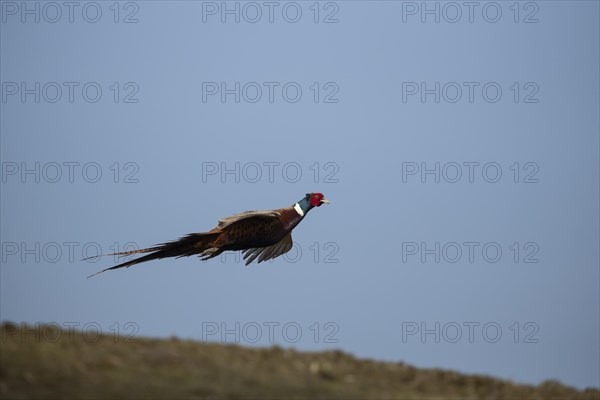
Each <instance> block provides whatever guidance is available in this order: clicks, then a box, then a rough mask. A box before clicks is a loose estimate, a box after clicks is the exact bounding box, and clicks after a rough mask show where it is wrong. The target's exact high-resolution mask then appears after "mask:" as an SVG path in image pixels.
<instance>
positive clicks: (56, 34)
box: [0, 1, 600, 387]
mask: <svg viewBox="0 0 600 400" xmlns="http://www.w3.org/2000/svg"><path fill="white" fill-rule="evenodd" d="M27 4H28V5H27V7H29V8H27V9H24V8H23V6H22V3H21V2H8V1H2V2H1V3H0V5H1V7H2V8H1V11H2V20H1V25H0V34H1V38H0V46H1V61H0V67H1V71H0V78H1V79H0V80H1V82H2V93H1V94H2V99H1V103H0V106H1V112H0V117H1V118H0V130H1V142H0V144H1V150H0V156H1V159H2V194H1V197H0V198H1V201H2V204H1V219H2V224H1V230H0V232H1V235H2V240H1V241H2V260H1V262H2V266H1V269H0V278H1V282H0V289H1V293H0V300H1V304H0V314H1V315H0V316H1V319H2V320H12V321H16V322H28V323H35V322H46V323H55V324H58V325H61V326H76V327H78V328H81V329H83V328H85V329H91V330H94V329H96V330H98V329H100V330H102V331H103V332H105V333H111V334H112V333H114V332H118V333H119V334H120V335H121V336H120V337H124V336H125V337H126V336H127V335H128V334H130V333H133V332H135V333H137V334H139V335H148V336H157V337H167V336H170V335H176V336H179V337H184V338H194V339H198V340H202V339H205V340H211V341H225V342H228V343H232V342H239V343H240V344H243V345H246V346H267V345H270V344H271V343H275V344H279V345H281V346H286V347H288V346H292V347H295V348H298V349H302V350H321V349H330V348H338V349H342V350H344V351H348V352H351V353H353V354H356V355H358V356H361V357H369V358H375V359H382V360H394V361H405V362H407V363H410V364H414V365H417V366H422V367H440V368H449V369H456V370H459V371H464V372H469V373H484V374H492V375H495V376H498V377H503V378H508V379H513V380H515V381H518V382H528V383H539V382H542V381H544V380H546V379H559V380H561V381H562V382H564V383H567V384H570V385H574V386H577V387H585V386H595V387H598V386H600V383H599V382H598V376H599V375H600V369H599V359H600V347H599V344H598V343H599V341H598V338H599V337H600V323H599V315H600V312H599V311H600V310H599V308H600V306H599V304H600V297H599V296H600V294H599V285H600V276H599V267H600V257H599V246H598V243H599V241H600V237H599V213H598V212H599V210H598V204H599V200H600V199H599V179H598V175H599V151H598V149H599V126H600V122H599V113H598V109H599V106H600V104H599V87H600V82H599V81H598V70H599V68H600V65H599V50H598V49H599V48H600V46H599V39H598V38H599V37H600V36H599V35H598V31H599V26H598V23H599V22H598V21H599V19H598V15H599V5H598V2H595V1H576V2H563V1H538V2H520V3H518V4H517V6H515V3H514V2H496V3H494V2H480V3H477V5H474V6H473V8H469V7H468V6H465V5H461V4H462V3H438V2H427V3H426V4H427V5H426V9H424V8H423V4H424V3H422V2H394V1H385V2H384V1H381V2H372V3H371V2H365V1H339V2H320V3H315V2H312V1H308V2H302V1H301V2H275V3H273V4H272V5H264V4H263V3H262V2H258V3H254V2H250V3H243V2H227V3H226V4H227V5H226V8H227V9H223V4H224V3H222V2H194V1H177V2H164V1H139V2H122V3H119V5H118V7H115V6H114V3H113V2H95V3H94V2H81V3H76V4H75V5H74V6H73V8H72V9H70V8H68V7H67V6H64V5H61V4H62V3H52V2H30V3H27ZM315 4H316V5H315ZM236 18H237V19H239V22H237V21H236ZM36 19H38V20H39V21H36ZM436 19H437V20H436ZM315 21H316V22H315ZM312 191H319V192H323V193H324V194H325V195H326V197H327V198H329V199H330V200H331V202H332V204H331V205H330V206H327V207H321V208H319V209H316V210H313V211H311V213H310V214H309V215H308V217H307V218H306V219H305V221H304V222H302V224H301V225H300V226H299V227H298V228H296V230H295V231H294V235H293V236H294V240H295V242H296V246H295V248H294V250H293V251H292V252H290V253H289V254H288V255H287V256H286V257H281V258H278V259H277V260H275V261H274V262H267V263H262V264H260V265H252V266H251V267H249V268H246V267H244V266H243V264H242V263H241V261H240V260H239V259H236V258H235V256H233V255H228V256H227V257H224V258H222V259H216V260H214V261H211V262H201V261H199V260H198V259H197V258H196V257H192V258H186V259H178V260H162V261H158V262H152V263H148V264H143V265H139V266H135V267H132V268H130V269H128V270H120V271H114V272H110V273H106V274H103V275H100V276H98V277H95V278H93V279H89V280H86V279H85V277H86V276H87V275H89V274H91V273H93V272H96V271H98V270H100V269H102V268H105V267H108V266H110V265H112V264H113V263H114V261H115V260H114V259H113V258H112V257H107V258H103V259H101V260H100V261H97V262H88V261H84V262H81V261H79V260H80V259H81V258H83V257H84V256H85V255H93V254H95V253H96V251H98V250H101V251H103V252H111V251H114V250H115V249H116V248H118V249H119V250H122V249H124V248H126V246H138V247H146V246H151V245H153V244H155V243H160V242H164V241H168V240H172V239H176V238H177V237H179V236H181V235H183V234H186V233H189V232H200V231H205V230H209V229H211V228H212V227H213V226H214V224H215V223H216V221H217V220H218V219H219V218H221V217H224V216H228V215H231V214H234V213H237V212H240V211H244V210H251V209H273V208H279V207H284V206H288V205H291V204H293V203H294V202H295V201H297V200H299V199H300V198H301V197H302V196H303V195H304V194H305V193H307V192H312ZM127 248H128V247H127ZM41 340H43V338H41Z"/></svg>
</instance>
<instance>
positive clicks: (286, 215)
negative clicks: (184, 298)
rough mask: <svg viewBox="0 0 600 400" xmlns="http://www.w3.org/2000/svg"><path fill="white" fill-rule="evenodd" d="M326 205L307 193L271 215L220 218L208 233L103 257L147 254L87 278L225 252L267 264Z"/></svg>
mask: <svg viewBox="0 0 600 400" xmlns="http://www.w3.org/2000/svg"><path fill="white" fill-rule="evenodd" d="M327 203H329V201H328V200H327V199H325V197H324V196H323V194H322V193H307V194H306V196H304V197H303V198H302V199H301V200H300V201H299V202H297V203H296V204H294V205H293V206H290V207H286V208H280V209H277V210H270V211H245V212H243V213H240V214H236V215H232V216H231V217H226V218H223V219H221V220H220V221H219V223H218V224H217V226H216V227H215V228H214V229H212V230H210V231H209V232H201V233H190V234H188V235H186V236H184V237H182V238H180V239H178V240H175V241H172V242H168V243H163V244H160V245H157V246H155V247H149V248H147V249H140V250H133V251H123V252H120V253H112V254H105V255H108V256H112V255H117V256H128V255H131V254H139V253H150V254H147V255H145V256H143V257H139V258H136V259H135V260H131V261H127V262H124V263H122V264H118V265H115V266H114V267H110V268H106V269H103V270H102V271H100V272H96V273H95V274H92V275H90V276H88V278H90V277H92V276H94V275H98V274H100V273H102V272H104V271H109V270H112V269H117V268H124V267H130V266H132V265H135V264H139V263H142V262H146V261H150V260H158V259H161V258H168V257H177V258H179V257H188V256H193V255H196V254H197V255H199V256H200V257H201V259H202V260H208V259H210V258H213V257H216V256H218V255H219V254H221V253H222V252H224V251H227V250H234V251H235V250H242V251H243V254H244V260H246V265H248V264H250V263H251V262H252V261H254V260H255V259H256V258H258V262H259V263H260V262H263V261H266V260H270V259H273V258H276V257H279V256H280V255H283V254H285V253H287V252H288V251H290V249H291V248H292V230H293V229H294V228H295V227H296V226H297V225H298V224H299V223H300V221H302V219H303V218H304V217H305V216H306V213H308V212H309V211H310V210H311V209H313V208H314V207H320V206H321V205H322V204H327ZM95 257H99V256H95ZM95 257H90V258H95Z"/></svg>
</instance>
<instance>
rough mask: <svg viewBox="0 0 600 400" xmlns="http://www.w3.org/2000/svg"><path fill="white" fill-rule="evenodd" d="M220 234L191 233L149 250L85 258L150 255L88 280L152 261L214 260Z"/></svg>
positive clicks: (217, 251)
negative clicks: (197, 255) (174, 258)
mask: <svg viewBox="0 0 600 400" xmlns="http://www.w3.org/2000/svg"><path fill="white" fill-rule="evenodd" d="M219 234H220V232H203V233H190V234H189V235H186V236H184V237H182V238H179V239H178V240H174V241H172V242H167V243H163V244H160V245H158V246H155V247H149V248H147V249H139V250H131V251H122V252H120V253H111V254H101V255H98V256H94V257H88V258H84V260H88V259H90V258H96V257H101V256H120V257H124V256H128V255H131V254H142V253H150V254H147V255H145V256H143V257H140V258H136V259H135V260H130V261H126V262H124V263H121V264H118V265H115V266H114V267H110V268H105V269H103V270H102V271H99V272H96V273H95V274H92V275H90V276H88V278H91V277H92V276H95V275H98V274H101V273H102V272H105V271H110V270H112V269H118V268H127V267H131V266H132V265H135V264H139V263H143V262H146V261H150V260H158V259H161V258H168V257H177V258H179V257H188V256H192V255H195V254H199V255H201V256H204V258H205V259H208V258H212V257H214V256H216V255H218V254H220V251H219V250H218V249H215V248H212V247H211V244H212V242H213V241H214V240H215V239H216V238H217V237H218V236H219ZM82 261H83V260H82Z"/></svg>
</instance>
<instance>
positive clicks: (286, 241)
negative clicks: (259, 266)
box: [243, 233, 292, 265]
mask: <svg viewBox="0 0 600 400" xmlns="http://www.w3.org/2000/svg"><path fill="white" fill-rule="evenodd" d="M291 248H292V234H291V233H289V234H287V235H286V236H285V237H284V238H283V239H281V240H280V241H279V242H277V243H275V244H274V245H272V246H268V247H255V248H251V249H246V250H244V252H243V253H244V260H246V259H248V260H247V261H246V265H248V264H250V263H251V262H252V261H254V260H255V259H256V257H259V259H258V263H261V262H263V261H267V260H270V259H273V258H277V257H279V256H281V255H283V254H285V253H287V252H288V251H290V249H291Z"/></svg>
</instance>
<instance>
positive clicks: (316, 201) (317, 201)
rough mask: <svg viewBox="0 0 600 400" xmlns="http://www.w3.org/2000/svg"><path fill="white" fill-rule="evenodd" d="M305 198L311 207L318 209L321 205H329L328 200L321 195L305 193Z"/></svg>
mask: <svg viewBox="0 0 600 400" xmlns="http://www.w3.org/2000/svg"><path fill="white" fill-rule="evenodd" d="M306 198H307V199H308V201H309V203H310V205H311V206H313V207H320V206H321V205H322V204H329V200H327V199H326V198H325V196H323V193H306Z"/></svg>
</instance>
